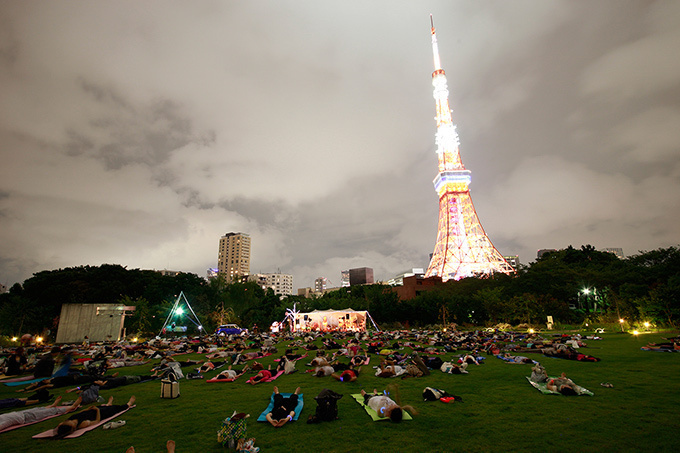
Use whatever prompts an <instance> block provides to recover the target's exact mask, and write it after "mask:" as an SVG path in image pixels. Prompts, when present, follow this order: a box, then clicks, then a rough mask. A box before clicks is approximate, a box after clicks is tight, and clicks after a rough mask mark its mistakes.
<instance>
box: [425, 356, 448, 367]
mask: <svg viewBox="0 0 680 453" xmlns="http://www.w3.org/2000/svg"><path fill="white" fill-rule="evenodd" d="M442 363H444V361H443V360H442V359H440V358H439V357H428V358H427V360H426V361H425V365H427V367H428V368H431V369H433V370H438V369H439V368H441V366H442Z"/></svg>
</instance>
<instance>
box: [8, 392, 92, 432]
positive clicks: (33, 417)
mask: <svg viewBox="0 0 680 453" xmlns="http://www.w3.org/2000/svg"><path fill="white" fill-rule="evenodd" d="M80 402H81V400H80V398H78V399H77V400H75V401H74V402H73V404H72V405H70V406H62V405H61V396H60V397H58V398H57V399H56V400H54V403H52V404H50V405H49V406H45V407H33V408H31V409H24V410H22V411H15V412H8V413H6V414H2V415H0V430H3V429H5V428H9V427H10V426H15V425H25V424H27V423H34V422H39V421H40V420H43V419H45V418H48V417H52V416H53V415H61V414H66V413H68V412H73V411H74V410H76V409H77V408H78V406H80Z"/></svg>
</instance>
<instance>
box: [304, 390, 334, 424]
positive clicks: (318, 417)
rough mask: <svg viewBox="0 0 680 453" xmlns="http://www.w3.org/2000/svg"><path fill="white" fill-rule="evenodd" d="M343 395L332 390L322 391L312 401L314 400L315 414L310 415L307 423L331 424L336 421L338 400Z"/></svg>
mask: <svg viewBox="0 0 680 453" xmlns="http://www.w3.org/2000/svg"><path fill="white" fill-rule="evenodd" d="M342 396H343V395H340V394H339V393H335V392H334V391H333V390H328V389H323V390H321V392H320V393H319V395H318V396H316V397H315V398H314V399H315V400H316V413H315V414H314V415H310V416H309V418H308V419H307V423H320V422H332V421H333V420H337V419H338V400H339V399H340V398H342Z"/></svg>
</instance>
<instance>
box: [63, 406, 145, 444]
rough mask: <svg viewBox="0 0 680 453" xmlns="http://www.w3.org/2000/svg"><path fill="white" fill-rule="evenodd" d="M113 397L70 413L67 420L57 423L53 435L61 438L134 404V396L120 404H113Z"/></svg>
mask: <svg viewBox="0 0 680 453" xmlns="http://www.w3.org/2000/svg"><path fill="white" fill-rule="evenodd" d="M112 403H113V397H110V398H109V402H108V403H106V404H102V405H101V406H92V407H88V408H87V409H85V410H84V411H80V412H78V413H77V414H73V415H71V416H70V417H69V418H68V419H67V420H65V421H63V422H61V423H59V424H58V425H57V427H56V428H54V437H55V438H62V437H66V436H68V435H69V434H71V433H73V432H74V431H76V430H78V429H83V428H87V427H88V426H91V425H96V424H97V423H99V422H100V421H101V420H106V419H107V418H110V417H113V416H114V415H116V414H119V413H121V412H123V411H125V410H127V409H129V408H130V407H132V406H134V404H135V397H134V396H131V397H130V400H129V401H128V402H127V404H121V405H117V406H114V405H113V404H112Z"/></svg>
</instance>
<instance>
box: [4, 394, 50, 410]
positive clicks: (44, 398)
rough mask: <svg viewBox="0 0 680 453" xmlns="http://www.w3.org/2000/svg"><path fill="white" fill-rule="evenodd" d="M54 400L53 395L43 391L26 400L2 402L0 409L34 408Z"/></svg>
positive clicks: (13, 399) (5, 400) (10, 399)
mask: <svg viewBox="0 0 680 453" xmlns="http://www.w3.org/2000/svg"><path fill="white" fill-rule="evenodd" d="M51 398H52V395H51V394H50V393H49V392H48V391H47V390H46V389H41V390H38V391H37V392H35V393H34V394H33V395H31V396H28V397H26V398H7V399H4V400H0V409H7V408H10V407H24V406H32V405H34V404H39V403H46V402H48V401H49V400H50V399H51Z"/></svg>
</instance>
